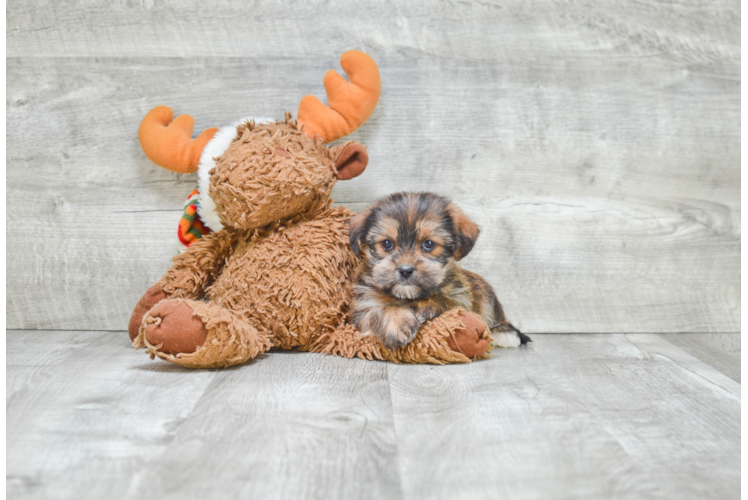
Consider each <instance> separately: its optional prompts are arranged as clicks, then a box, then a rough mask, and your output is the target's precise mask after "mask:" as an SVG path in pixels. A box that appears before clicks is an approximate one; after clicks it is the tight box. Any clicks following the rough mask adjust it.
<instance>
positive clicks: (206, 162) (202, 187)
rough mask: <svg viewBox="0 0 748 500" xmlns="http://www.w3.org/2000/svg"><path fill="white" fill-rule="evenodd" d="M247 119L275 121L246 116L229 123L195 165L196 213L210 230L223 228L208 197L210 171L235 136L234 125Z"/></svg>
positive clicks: (264, 121) (206, 148)
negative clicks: (197, 200) (198, 198)
mask: <svg viewBox="0 0 748 500" xmlns="http://www.w3.org/2000/svg"><path fill="white" fill-rule="evenodd" d="M249 120H254V122H255V123H258V124H259V123H275V120H273V119H272V118H254V117H251V116H247V117H245V118H242V119H241V120H239V121H237V122H234V123H233V124H231V125H228V126H226V127H222V128H221V129H219V130H218V132H216V134H215V135H214V136H213V138H212V139H211V140H210V141H209V142H208V144H206V145H205V148H204V149H203V152H202V154H201V155H200V163H198V166H197V190H198V191H199V192H200V204H199V206H198V207H197V215H198V216H199V217H200V219H201V220H202V221H203V224H205V225H206V226H208V228H210V230H211V231H220V230H221V229H223V224H222V223H221V218H220V217H219V216H218V214H217V213H216V204H215V202H214V201H213V199H212V198H211V197H210V194H209V193H210V171H211V170H212V169H213V167H215V166H216V161H215V158H218V157H219V156H221V155H223V153H225V152H226V150H227V149H228V148H229V146H230V145H231V143H232V142H233V141H234V139H235V138H236V127H238V126H239V125H241V124H242V123H244V122H247V121H249Z"/></svg>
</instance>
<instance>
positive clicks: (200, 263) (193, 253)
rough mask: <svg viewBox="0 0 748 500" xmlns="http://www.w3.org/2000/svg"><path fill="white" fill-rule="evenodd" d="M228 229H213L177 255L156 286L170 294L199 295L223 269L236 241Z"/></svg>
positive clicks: (195, 296)
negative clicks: (216, 230) (212, 231)
mask: <svg viewBox="0 0 748 500" xmlns="http://www.w3.org/2000/svg"><path fill="white" fill-rule="evenodd" d="M235 240H236V234H235V233H234V232H233V231H231V230H229V229H222V230H221V231H218V232H215V233H210V234H208V235H206V236H204V237H203V238H201V239H199V240H197V241H196V242H194V243H192V244H191V245H190V246H189V248H187V250H186V251H185V252H184V253H181V254H179V255H177V256H176V257H174V259H173V260H172V266H171V267H170V268H169V270H168V271H166V274H165V275H164V276H163V277H162V278H161V279H160V280H158V282H157V283H156V286H158V287H159V288H161V289H162V290H163V291H164V293H166V295H167V296H169V297H170V298H175V299H199V298H200V297H201V296H202V294H203V292H204V291H205V289H206V288H207V287H208V286H210V284H211V283H212V282H213V280H214V279H215V278H216V276H218V273H219V272H220V271H221V268H222V267H223V264H224V262H225V261H226V257H228V255H229V254H230V253H231V250H232V248H233V246H234V243H235V242H236V241H235Z"/></svg>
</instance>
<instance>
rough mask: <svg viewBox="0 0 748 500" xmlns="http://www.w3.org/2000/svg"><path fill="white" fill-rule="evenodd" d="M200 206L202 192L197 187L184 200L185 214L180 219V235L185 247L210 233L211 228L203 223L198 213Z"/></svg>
mask: <svg viewBox="0 0 748 500" xmlns="http://www.w3.org/2000/svg"><path fill="white" fill-rule="evenodd" d="M198 206H200V192H199V191H198V190H197V188H195V189H194V190H193V191H192V193H190V196H189V197H188V198H187V201H186V202H184V215H182V218H181V219H180V220H179V230H178V236H179V241H180V242H181V243H182V245H184V249H187V248H188V247H189V246H190V245H192V244H193V243H194V242H196V241H197V240H199V239H200V238H202V237H203V236H205V235H206V234H208V233H210V228H209V227H208V226H206V225H205V224H203V221H201V220H200V216H199V215H198V214H197V207H198Z"/></svg>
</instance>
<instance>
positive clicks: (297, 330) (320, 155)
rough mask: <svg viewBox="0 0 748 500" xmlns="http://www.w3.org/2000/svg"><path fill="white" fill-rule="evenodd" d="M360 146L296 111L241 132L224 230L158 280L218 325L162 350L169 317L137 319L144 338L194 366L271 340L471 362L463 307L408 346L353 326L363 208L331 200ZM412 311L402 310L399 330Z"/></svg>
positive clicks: (220, 179) (234, 356) (371, 354)
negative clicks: (159, 336) (306, 123)
mask: <svg viewBox="0 0 748 500" xmlns="http://www.w3.org/2000/svg"><path fill="white" fill-rule="evenodd" d="M350 146H351V143H350V142H349V143H345V144H343V145H341V146H338V147H336V148H327V147H325V146H324V145H322V143H321V142H320V140H319V139H317V140H313V139H310V138H309V137H307V136H306V135H305V134H303V133H301V132H300V131H299V129H298V128H297V126H296V124H295V123H294V122H293V121H292V120H291V119H290V117H289V116H287V117H286V120H285V121H283V122H278V123H275V124H270V125H255V124H254V123H251V122H250V123H246V124H242V125H240V126H239V127H237V136H236V139H235V140H234V142H232V144H231V145H230V146H229V148H228V150H227V151H226V152H225V154H224V155H223V156H221V157H220V158H218V159H217V161H216V167H215V169H214V171H213V172H212V179H211V183H210V195H211V197H213V199H214V200H215V202H216V207H217V212H218V214H219V216H220V217H221V222H222V223H223V224H224V226H225V228H224V229H223V230H221V231H219V232H217V233H212V234H209V235H207V236H206V237H204V238H203V239H201V240H199V241H197V242H196V243H194V244H193V245H191V246H190V247H189V248H188V249H187V251H186V252H185V253H183V254H181V255H179V256H177V257H175V258H174V260H173V265H172V267H171V268H170V269H169V270H168V271H167V273H166V274H165V275H164V276H163V277H162V278H161V279H160V280H159V281H158V283H157V286H158V287H159V288H160V289H161V290H163V293H164V294H165V296H167V297H168V298H167V299H165V300H170V301H174V300H179V301H183V302H184V303H185V304H187V305H188V306H190V308H191V310H192V314H193V315H194V317H196V318H199V319H200V320H201V321H202V322H203V324H204V325H205V327H206V329H207V331H208V333H207V337H206V339H205V342H204V344H202V345H200V346H196V349H195V350H194V352H182V353H178V354H167V353H165V352H161V351H159V346H158V345H154V344H153V343H152V342H150V341H149V339H148V331H149V330H148V328H149V325H153V324H155V323H156V322H158V321H159V318H158V317H154V316H153V315H151V314H149V313H146V314H145V315H144V316H143V317H142V320H138V319H137V318H135V321H136V324H140V329H139V332H138V336H137V337H136V338H135V341H134V345H135V346H136V347H145V348H147V350H148V352H149V353H150V354H151V355H152V356H158V357H160V358H163V359H166V360H168V361H171V362H173V363H177V364H180V365H183V366H188V367H193V368H199V367H223V366H230V365H235V364H238V363H242V362H244V361H247V360H248V359H251V358H253V357H255V356H257V355H258V354H260V353H262V352H264V351H266V350H268V349H270V348H271V347H276V348H282V349H292V348H298V349H301V350H307V351H313V352H323V353H329V354H337V355H341V356H346V357H354V356H358V357H360V358H363V359H380V360H390V361H395V362H414V363H437V364H441V363H452V362H466V361H469V358H467V357H466V356H465V355H463V354H461V353H459V352H455V351H454V350H453V349H452V348H451V347H450V341H449V339H450V338H454V336H455V335H460V334H462V333H464V330H465V328H464V326H465V322H464V321H463V320H464V318H465V316H464V314H465V313H464V312H463V311H461V310H460V309H459V308H453V309H451V310H449V311H445V313H444V314H443V315H442V316H439V317H437V318H434V319H433V321H427V322H426V323H425V324H423V326H422V327H421V328H420V330H418V335H417V336H416V338H415V340H414V341H413V342H411V343H410V344H408V345H407V346H406V347H405V348H403V349H399V350H397V351H391V350H389V349H386V348H385V347H384V346H383V345H382V342H381V341H380V339H378V338H377V337H376V336H364V335H362V334H361V333H360V332H359V330H357V329H356V328H355V327H353V326H352V325H351V324H350V318H349V304H350V300H351V284H352V282H353V280H352V274H353V273H354V270H355V269H356V268H357V266H358V264H359V260H360V259H358V258H357V257H356V256H355V255H354V253H353V252H352V251H351V247H350V245H349V222H350V219H351V217H352V215H353V214H352V213H351V212H350V211H349V210H348V209H346V208H343V207H335V208H333V207H331V203H332V202H331V200H329V195H330V191H331V189H332V187H333V185H334V184H335V182H336V173H338V172H339V171H340V169H341V168H344V167H341V164H340V162H339V161H338V160H339V159H340V158H343V159H344V161H347V160H345V159H346V158H350V156H351V155H350V154H348V155H342V153H343V152H344V151H351V149H346V148H349V147H350ZM354 146H357V147H358V148H361V147H360V145H354ZM364 166H365V164H364ZM385 226H386V225H385ZM389 229H391V228H389ZM384 230H385V231H386V230H387V228H386V227H385V228H384ZM141 314H142V313H141ZM406 314H411V313H409V312H399V311H394V312H393V315H394V316H393V318H392V325H395V324H396V323H397V324H401V323H402V322H403V321H405V319H404V317H403V315H406ZM422 322H423V321H422V320H419V321H418V323H417V324H416V327H417V326H418V325H420V324H421V323H422ZM391 329H392V330H393V332H394V330H395V328H394V327H392V328H391ZM413 332H415V330H414V331H413ZM173 334H174V335H179V332H173ZM478 335H479V336H476V337H475V339H474V340H475V341H476V342H477V341H478V340H480V339H481V338H482V339H484V343H486V344H487V342H485V339H490V333H489V332H488V329H486V330H485V331H484V332H482V333H480V334H478ZM411 338H412V336H411ZM453 343H454V342H453ZM481 345H483V344H481ZM484 355H486V349H485V348H483V351H482V355H481V356H484ZM479 357H480V356H479Z"/></svg>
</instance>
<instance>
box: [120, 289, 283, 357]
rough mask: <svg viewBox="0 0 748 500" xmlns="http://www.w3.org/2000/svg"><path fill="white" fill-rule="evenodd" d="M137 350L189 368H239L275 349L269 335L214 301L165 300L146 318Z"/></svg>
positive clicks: (136, 346) (134, 343)
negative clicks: (235, 366) (259, 355)
mask: <svg viewBox="0 0 748 500" xmlns="http://www.w3.org/2000/svg"><path fill="white" fill-rule="evenodd" d="M133 345H134V346H135V348H136V349H139V348H142V347H145V348H146V349H148V352H149V353H150V354H151V357H154V356H158V357H159V358H162V359H165V360H167V361H171V362H172V363H176V364H178V365H182V366H186V367H188V368H220V367H224V366H232V365H237V364H239V363H244V362H245V361H247V360H249V359H251V358H254V357H255V356H257V355H258V354H261V353H263V352H265V351H267V350H268V349H270V348H271V347H272V341H271V339H270V336H269V335H268V334H267V333H264V332H260V331H258V329H257V328H255V327H254V326H253V325H251V324H250V323H249V322H248V321H247V320H246V319H244V317H242V316H241V315H239V314H237V313H236V312H234V311H230V310H228V309H225V308H223V307H221V306H219V305H217V304H214V303H211V302H201V301H198V300H191V299H165V300H161V301H160V302H158V303H157V304H156V305H155V306H153V307H152V308H151V309H150V310H149V311H148V312H147V313H146V314H145V316H144V317H143V321H142V323H141V325H140V329H139V332H138V336H137V337H136V338H135V340H134V341H133Z"/></svg>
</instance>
